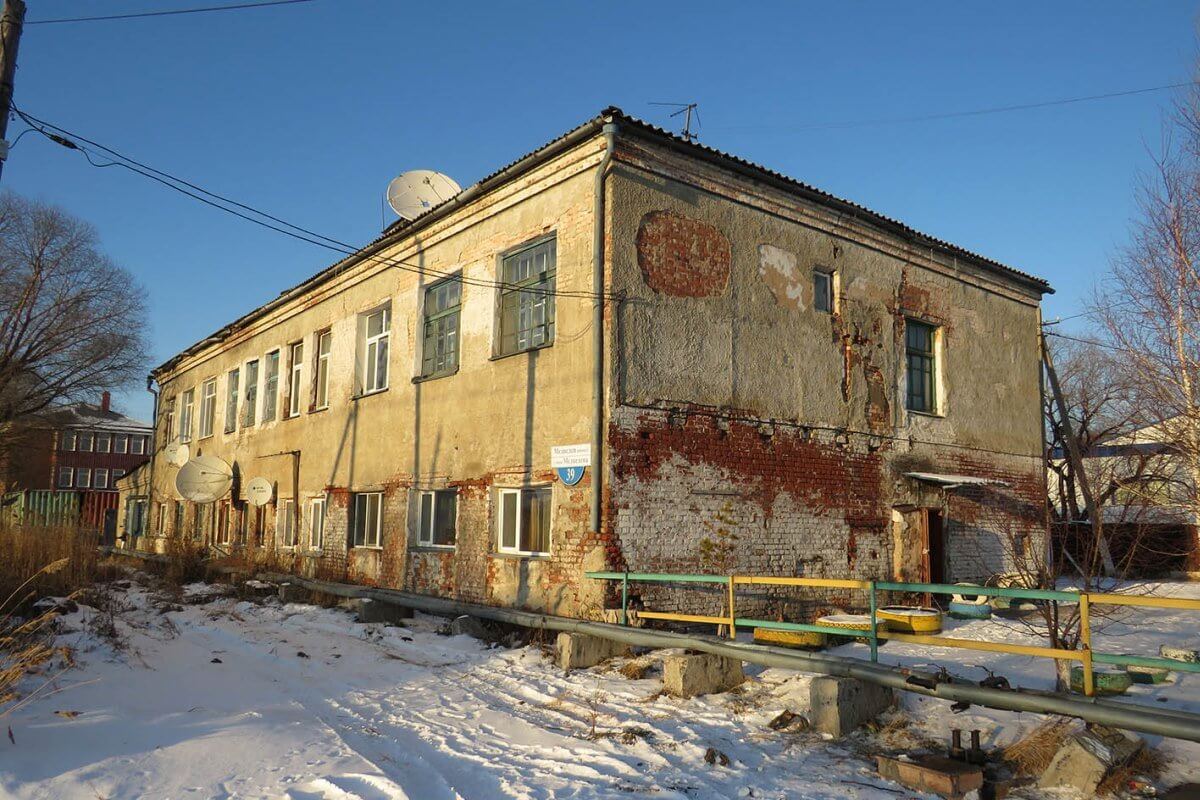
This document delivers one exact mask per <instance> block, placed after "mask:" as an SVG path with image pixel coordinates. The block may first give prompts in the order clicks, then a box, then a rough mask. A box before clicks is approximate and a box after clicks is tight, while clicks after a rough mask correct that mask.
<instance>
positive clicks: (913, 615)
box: [875, 606, 942, 634]
mask: <svg viewBox="0 0 1200 800" xmlns="http://www.w3.org/2000/svg"><path fill="white" fill-rule="evenodd" d="M875 617H876V619H881V620H885V621H886V622H887V629H888V630H889V631H896V632H897V633H923V634H932V633H941V632H942V612H941V611H939V610H937V609H936V608H922V607H920V606H884V607H883V608H881V609H879V610H878V611H876V612H875Z"/></svg>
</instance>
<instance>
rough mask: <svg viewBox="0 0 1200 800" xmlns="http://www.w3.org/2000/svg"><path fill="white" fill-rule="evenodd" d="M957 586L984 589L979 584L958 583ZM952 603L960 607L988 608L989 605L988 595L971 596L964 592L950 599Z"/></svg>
mask: <svg viewBox="0 0 1200 800" xmlns="http://www.w3.org/2000/svg"><path fill="white" fill-rule="evenodd" d="M954 585H955V586H961V587H963V588H964V589H982V588H983V587H982V586H980V585H979V584H978V583H956V584H954ZM950 600H951V602H953V603H958V604H959V605H960V606H986V605H987V604H988V597H987V595H982V594H971V593H969V592H962V593H960V594H956V595H954V596H953V597H951V598H950Z"/></svg>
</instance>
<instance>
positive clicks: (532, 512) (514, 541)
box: [498, 486, 550, 555]
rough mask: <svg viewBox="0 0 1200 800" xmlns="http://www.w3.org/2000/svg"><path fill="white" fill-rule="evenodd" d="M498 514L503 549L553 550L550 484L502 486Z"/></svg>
mask: <svg viewBox="0 0 1200 800" xmlns="http://www.w3.org/2000/svg"><path fill="white" fill-rule="evenodd" d="M499 500H500V513H499V514H498V523H499V528H500V530H499V538H500V548H499V549H500V552H501V553H514V554H517V555H549V554H550V487H548V486H546V487H542V488H538V489H501V490H500V491H499Z"/></svg>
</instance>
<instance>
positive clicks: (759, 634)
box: [754, 628, 829, 650]
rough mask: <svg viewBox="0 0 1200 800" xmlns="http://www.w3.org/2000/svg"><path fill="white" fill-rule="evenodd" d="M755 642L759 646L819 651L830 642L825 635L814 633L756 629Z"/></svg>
mask: <svg viewBox="0 0 1200 800" xmlns="http://www.w3.org/2000/svg"><path fill="white" fill-rule="evenodd" d="M754 641H755V642H757V643H759V644H773V645H778V646H780V647H804V648H808V649H810V650H819V649H820V648H822V647H824V646H825V645H826V643H827V642H828V641H829V639H828V637H827V636H826V635H825V634H823V633H816V632H812V631H780V630H775V629H774V628H755V629H754Z"/></svg>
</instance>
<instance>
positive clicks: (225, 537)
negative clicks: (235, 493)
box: [216, 500, 232, 544]
mask: <svg viewBox="0 0 1200 800" xmlns="http://www.w3.org/2000/svg"><path fill="white" fill-rule="evenodd" d="M231 516H232V513H231V508H230V503H229V501H228V500H222V501H221V504H220V505H219V506H217V536H216V540H217V544H229V518H230V517H231Z"/></svg>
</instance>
